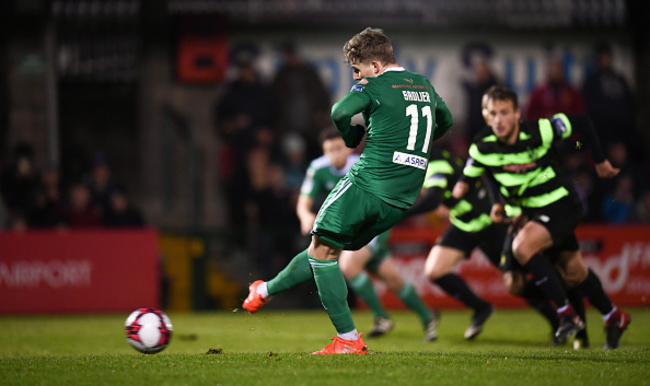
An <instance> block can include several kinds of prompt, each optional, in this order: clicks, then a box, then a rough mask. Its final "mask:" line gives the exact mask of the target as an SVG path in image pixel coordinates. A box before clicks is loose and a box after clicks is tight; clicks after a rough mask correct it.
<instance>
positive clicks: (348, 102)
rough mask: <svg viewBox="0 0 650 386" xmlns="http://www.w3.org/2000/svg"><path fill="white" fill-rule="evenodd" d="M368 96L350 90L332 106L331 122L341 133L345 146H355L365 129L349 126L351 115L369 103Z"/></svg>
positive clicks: (363, 108) (366, 106)
mask: <svg viewBox="0 0 650 386" xmlns="http://www.w3.org/2000/svg"><path fill="white" fill-rule="evenodd" d="M371 103H372V102H371V100H370V98H369V97H368V96H367V95H365V94H363V93H360V92H350V93H348V94H347V95H346V96H345V97H343V99H341V100H340V101H338V102H337V103H336V104H335V105H334V106H333V107H332V122H334V126H336V129H337V130H338V131H339V133H341V137H343V140H344V141H345V146H347V147H356V146H357V145H358V144H359V142H361V139H362V138H363V135H364V134H365V130H364V128H363V126H359V125H355V126H350V122H351V121H352V117H353V116H355V115H356V114H358V113H360V112H362V111H364V110H366V109H367V108H368V107H369V106H370V104H371Z"/></svg>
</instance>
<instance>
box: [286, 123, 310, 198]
mask: <svg viewBox="0 0 650 386" xmlns="http://www.w3.org/2000/svg"><path fill="white" fill-rule="evenodd" d="M305 153H306V144H305V140H304V139H303V138H302V137H301V136H300V135H298V134H287V135H286V136H285V137H284V138H283V139H282V161H283V169H284V172H285V175H286V178H285V180H286V188H287V189H288V190H289V191H291V192H293V193H294V196H295V197H294V201H297V195H298V192H299V191H300V186H301V185H302V180H303V179H304V176H305V171H306V170H307V165H306V163H307V159H306V158H305Z"/></svg>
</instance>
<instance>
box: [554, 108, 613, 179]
mask: <svg viewBox="0 0 650 386" xmlns="http://www.w3.org/2000/svg"><path fill="white" fill-rule="evenodd" d="M551 122H552V124H553V127H554V129H555V134H556V135H557V136H560V137H561V138H562V139H566V138H568V137H569V136H571V133H572V131H573V129H575V130H576V131H577V132H579V133H580V134H582V137H583V138H584V141H585V142H586V143H587V144H588V145H589V149H590V150H591V154H592V156H593V157H594V161H595V162H596V172H597V173H598V176H599V177H600V178H612V177H614V176H616V175H617V174H618V173H619V172H620V169H618V168H614V167H613V166H612V164H611V163H610V162H609V161H608V160H607V158H605V154H604V152H603V147H602V146H601V144H600V140H599V139H598V135H597V134H596V129H595V128H594V125H593V123H592V122H591V119H589V117H588V116H587V115H584V114H571V115H565V114H562V113H560V114H555V115H554V116H553V118H552V119H551Z"/></svg>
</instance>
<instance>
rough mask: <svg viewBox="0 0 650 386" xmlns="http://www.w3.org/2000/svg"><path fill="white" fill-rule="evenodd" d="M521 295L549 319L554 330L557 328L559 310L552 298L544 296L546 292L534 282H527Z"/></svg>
mask: <svg viewBox="0 0 650 386" xmlns="http://www.w3.org/2000/svg"><path fill="white" fill-rule="evenodd" d="M521 296H522V297H523V298H524V299H525V300H526V303H528V305H530V306H531V307H532V308H534V309H536V310H537V311H539V313H540V314H542V316H543V317H544V318H546V320H548V322H549V324H550V325H551V328H552V329H553V331H555V330H557V328H558V326H559V323H560V321H559V319H558V317H557V311H555V307H553V304H551V302H550V300H548V298H547V297H546V296H544V293H543V292H542V291H541V290H540V289H539V288H538V287H537V286H536V285H535V283H534V282H532V281H528V282H526V286H525V287H524V293H523V294H522V295H521Z"/></svg>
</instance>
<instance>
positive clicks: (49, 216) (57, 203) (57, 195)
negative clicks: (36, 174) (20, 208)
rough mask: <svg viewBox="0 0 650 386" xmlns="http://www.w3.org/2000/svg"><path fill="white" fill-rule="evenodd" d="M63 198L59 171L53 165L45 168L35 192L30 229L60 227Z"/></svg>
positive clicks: (63, 205)
mask: <svg viewBox="0 0 650 386" xmlns="http://www.w3.org/2000/svg"><path fill="white" fill-rule="evenodd" d="M63 196H64V194H63V186H62V183H61V178H60V173H59V169H58V168H57V167H55V166H53V165H49V166H46V167H45V168H44V169H43V171H42V172H41V178H40V183H39V185H38V187H37V190H36V200H35V206H34V210H33V211H32V212H31V214H30V221H29V224H30V227H35V228H52V227H56V226H58V225H61V224H62V222H63V218H62V215H63V210H64V208H65V201H64V197H63Z"/></svg>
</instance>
